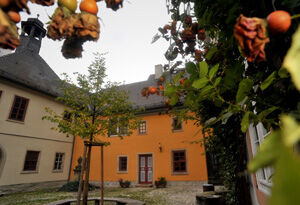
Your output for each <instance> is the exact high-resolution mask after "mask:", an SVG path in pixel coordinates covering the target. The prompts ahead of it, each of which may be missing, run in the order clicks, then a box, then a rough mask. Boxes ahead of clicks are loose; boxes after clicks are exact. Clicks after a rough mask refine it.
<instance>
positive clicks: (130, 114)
mask: <svg viewBox="0 0 300 205" xmlns="http://www.w3.org/2000/svg"><path fill="white" fill-rule="evenodd" d="M105 70H106V68H105V58H104V57H103V54H97V55H96V57H95V60H94V61H93V62H92V64H91V65H90V66H89V67H88V74H87V75H85V74H79V73H75V75H76V76H77V84H74V83H73V82H72V80H71V78H70V77H69V76H68V75H66V74H64V80H62V81H61V86H60V94H61V96H60V97H58V98H57V100H58V101H59V102H62V103H63V104H64V105H65V106H66V109H65V111H64V112H63V113H55V112H54V111H53V110H51V108H46V111H47V113H48V115H47V116H44V117H43V119H47V120H49V121H51V122H53V123H56V124H57V127H54V128H53V129H55V130H57V131H59V132H62V133H66V134H69V135H73V136H80V137H81V138H82V139H88V141H89V142H102V143H106V144H107V145H108V143H107V142H105V141H101V140H99V138H97V136H102V137H103V136H107V134H108V133H110V132H114V134H117V135H119V136H120V137H122V136H121V135H122V134H124V133H122V131H123V132H124V130H125V131H126V134H128V135H130V134H131V133H132V131H131V130H132V129H136V128H137V125H138V119H137V117H136V115H135V114H136V112H137V111H138V110H137V109H135V108H134V107H133V104H132V103H131V102H129V101H128V93H127V91H126V90H124V89H122V86H120V85H119V84H116V83H111V82H108V83H105V81H104V78H105V77H106V75H105ZM118 128H124V129H118ZM116 130H120V131H119V132H117V133H116V132H115V131H116ZM102 139H103V138H102ZM83 157H85V156H83ZM90 158H91V146H88V150H87V158H86V165H87V172H86V175H85V185H84V192H83V202H84V204H86V203H87V196H88V181H89V167H90ZM84 161H85V160H84ZM79 200H80V199H79ZM77 203H79V202H77Z"/></svg>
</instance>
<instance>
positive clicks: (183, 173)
mask: <svg viewBox="0 0 300 205" xmlns="http://www.w3.org/2000/svg"><path fill="white" fill-rule="evenodd" d="M172 175H189V173H188V172H172Z"/></svg>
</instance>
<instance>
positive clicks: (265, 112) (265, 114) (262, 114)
mask: <svg viewBox="0 0 300 205" xmlns="http://www.w3.org/2000/svg"><path fill="white" fill-rule="evenodd" d="M277 109H278V107H275V106H273V107H270V108H268V109H266V110H263V111H262V112H260V113H259V114H258V116H257V119H258V121H259V122H261V121H262V120H263V118H265V117H267V116H268V115H269V114H270V113H272V112H273V111H275V110H277Z"/></svg>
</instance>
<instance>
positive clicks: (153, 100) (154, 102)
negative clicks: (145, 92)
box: [123, 74, 165, 109]
mask: <svg viewBox="0 0 300 205" xmlns="http://www.w3.org/2000/svg"><path fill="white" fill-rule="evenodd" d="M154 76H155V75H154V74H153V75H150V76H149V78H148V80H146V81H140V82H136V83H131V84H126V85H124V86H123V87H124V89H125V90H128V91H129V101H131V102H133V103H134V104H135V105H136V106H138V107H144V108H145V109H155V108H162V107H163V106H164V102H165V100H164V99H163V97H162V96H159V95H156V94H154V95H150V96H149V97H148V98H146V97H143V96H142V94H141V91H142V89H143V88H144V87H149V86H156V84H157V80H156V79H155V78H154Z"/></svg>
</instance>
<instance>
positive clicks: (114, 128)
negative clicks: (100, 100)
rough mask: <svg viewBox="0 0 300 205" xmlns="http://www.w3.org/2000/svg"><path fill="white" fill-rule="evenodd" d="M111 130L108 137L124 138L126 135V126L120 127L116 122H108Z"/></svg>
mask: <svg viewBox="0 0 300 205" xmlns="http://www.w3.org/2000/svg"><path fill="white" fill-rule="evenodd" d="M109 123H110V127H111V129H110V130H109V132H108V136H118V135H122V136H125V135H127V134H128V126H124V125H120V124H119V121H118V120H110V121H109Z"/></svg>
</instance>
